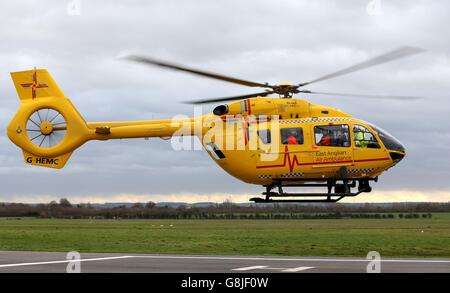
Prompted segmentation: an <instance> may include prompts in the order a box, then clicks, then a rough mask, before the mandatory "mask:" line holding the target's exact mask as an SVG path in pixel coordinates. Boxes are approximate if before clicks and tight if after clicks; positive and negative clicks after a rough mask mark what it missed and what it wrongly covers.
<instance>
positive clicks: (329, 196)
mask: <svg viewBox="0 0 450 293" xmlns="http://www.w3.org/2000/svg"><path fill="white" fill-rule="evenodd" d="M314 180H315V181H317V179H301V180H298V179H295V180H289V179H287V180H286V179H283V180H274V182H273V183H272V184H271V185H267V186H265V187H266V192H263V193H262V195H264V196H265V197H264V198H262V197H254V198H251V199H250V201H253V202H255V203H283V202H285V203H335V202H338V201H340V200H342V199H343V198H345V197H355V196H357V195H359V194H361V193H363V192H371V191H372V188H371V187H370V185H369V181H377V178H373V179H372V178H371V179H358V180H347V179H329V180H327V181H326V183H304V182H314ZM338 182H342V183H338ZM357 182H358V191H357V192H352V191H351V190H352V188H355V187H356V185H357ZM283 187H326V188H327V189H328V192H326V193H288V192H284V191H283ZM274 188H277V189H278V192H274V191H272V190H273V189H274ZM333 190H334V192H332V191H333Z"/></svg>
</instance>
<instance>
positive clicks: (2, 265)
mask: <svg viewBox="0 0 450 293" xmlns="http://www.w3.org/2000/svg"><path fill="white" fill-rule="evenodd" d="M369 262H370V260H367V259H365V258H343V257H278V256H277V257H272V256H200V255H152V254H119V253H82V254H81V259H80V260H79V261H77V263H76V264H74V263H73V261H71V260H67V253H62V252H22V251H1V252H0V273H44V272H45V273H66V272H67V268H69V272H73V271H74V270H75V268H76V267H78V268H79V269H80V271H81V272H82V273H122V272H126V273H157V272H158V273H280V272H283V273H365V272H367V266H368V264H369ZM378 264H379V268H380V271H381V272H382V273H450V259H383V258H382V259H381V262H380V263H378ZM378 264H375V267H374V266H372V268H376V267H378Z"/></svg>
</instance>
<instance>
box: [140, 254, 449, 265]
mask: <svg viewBox="0 0 450 293" xmlns="http://www.w3.org/2000/svg"><path fill="white" fill-rule="evenodd" d="M134 257H141V258H155V259H205V260H250V261H264V260H266V261H313V262H321V261H323V262H371V261H373V260H372V259H363V258H361V259H351V258H275V257H236V256H234V257H233V256H182V255H181V256H176V255H167V256H166V255H137V256H134ZM380 261H381V262H396V263H450V259H448V260H439V259H432V260H426V259H381V260H380Z"/></svg>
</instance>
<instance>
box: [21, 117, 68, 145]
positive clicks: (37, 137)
mask: <svg viewBox="0 0 450 293" xmlns="http://www.w3.org/2000/svg"><path fill="white" fill-rule="evenodd" d="M26 131H27V136H28V139H29V140H30V141H31V143H33V144H34V145H36V146H37V147H40V148H51V147H54V146H56V145H58V144H59V143H60V142H61V141H62V140H63V139H64V137H65V135H66V132H67V125H66V120H65V119H64V116H63V115H62V114H61V113H60V112H58V111H56V110H54V109H51V108H43V109H39V110H36V111H35V112H33V113H32V114H31V115H30V117H29V118H28V120H27V129H26Z"/></svg>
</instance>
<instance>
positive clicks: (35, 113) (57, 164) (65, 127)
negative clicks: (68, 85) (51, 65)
mask: <svg viewBox="0 0 450 293" xmlns="http://www.w3.org/2000/svg"><path fill="white" fill-rule="evenodd" d="M11 77H12V79H13V82H14V86H15V87H16V90H17V94H18V95H19V99H20V101H21V106H20V108H19V111H18V112H17V114H16V115H15V117H14V118H13V120H12V121H11V123H10V124H9V126H8V129H7V132H8V136H9V138H10V139H11V140H12V141H13V142H14V143H15V144H16V145H17V146H18V147H20V148H21V149H22V151H23V154H24V158H25V162H27V163H28V164H31V165H37V166H44V167H49V168H58V169H59V168H62V167H64V165H65V164H66V162H67V160H68V159H69V157H70V155H71V154H72V152H73V151H74V150H75V149H76V148H77V147H79V146H80V145H82V144H83V143H84V142H86V141H87V140H88V139H89V134H90V131H89V128H88V127H87V125H86V122H85V121H84V119H83V118H82V117H81V115H80V114H79V113H78V111H77V110H76V109H75V107H74V106H73V105H72V103H71V102H70V100H69V99H68V98H67V97H66V96H65V95H64V93H63V92H62V91H61V89H60V88H59V87H58V85H57V84H56V82H55V81H54V80H53V78H52V77H51V75H50V73H49V72H48V71H47V70H45V69H35V70H27V71H21V72H13V73H11Z"/></svg>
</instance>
